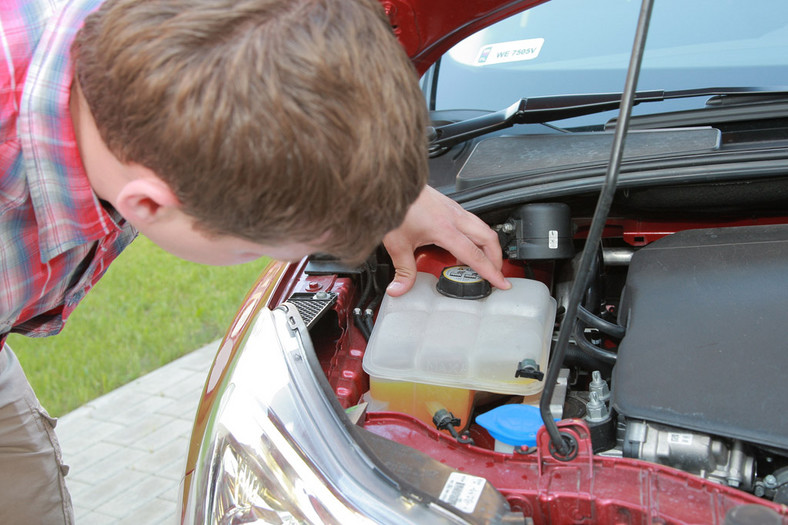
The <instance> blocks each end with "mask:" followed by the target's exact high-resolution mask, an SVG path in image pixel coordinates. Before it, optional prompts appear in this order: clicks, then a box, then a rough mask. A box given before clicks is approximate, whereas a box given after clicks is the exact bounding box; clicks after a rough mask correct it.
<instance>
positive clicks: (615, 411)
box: [293, 203, 788, 515]
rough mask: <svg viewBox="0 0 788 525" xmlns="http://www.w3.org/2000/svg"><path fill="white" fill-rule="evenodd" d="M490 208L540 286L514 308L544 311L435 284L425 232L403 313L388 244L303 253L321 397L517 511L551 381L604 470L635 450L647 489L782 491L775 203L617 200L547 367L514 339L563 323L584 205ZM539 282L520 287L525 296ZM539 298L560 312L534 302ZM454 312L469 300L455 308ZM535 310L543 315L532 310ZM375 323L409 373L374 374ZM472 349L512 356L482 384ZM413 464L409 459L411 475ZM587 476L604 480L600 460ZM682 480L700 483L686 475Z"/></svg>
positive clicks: (781, 240) (787, 481) (535, 458)
mask: <svg viewBox="0 0 788 525" xmlns="http://www.w3.org/2000/svg"><path fill="white" fill-rule="evenodd" d="M493 217H494V219H496V220H492V221H490V222H491V226H492V227H493V228H494V229H495V230H496V231H498V233H499V238H500V240H501V245H502V247H503V249H504V253H505V254H506V259H505V260H504V274H505V275H506V276H507V277H508V278H510V279H512V280H514V281H518V280H523V281H524V282H531V283H534V285H535V286H536V285H538V287H541V288H543V289H544V290H545V291H546V293H547V294H548V297H547V299H549V300H547V299H543V300H541V301H536V300H534V301H530V302H531V303H532V304H529V305H528V306H526V307H525V308H526V309H527V308H531V309H536V310H542V311H541V314H542V316H541V317H539V316H538V315H535V314H534V313H533V312H532V313H531V314H530V315H531V318H530V319H529V318H527V317H528V316H525V317H523V318H520V319H516V318H513V317H512V314H513V313H514V312H516V311H517V309H518V308H523V307H524V306H523V304H522V303H523V300H520V299H517V300H512V301H511V302H509V303H504V304H505V306H502V307H499V308H498V309H497V310H496V308H495V307H492V308H491V309H488V310H484V311H482V310H475V309H474V308H477V306H476V305H478V304H479V303H480V302H490V298H495V297H497V296H501V297H504V296H506V294H507V293H508V292H502V291H500V290H492V293H491V295H489V296H484V295H483V296H481V297H478V296H474V297H475V298H471V299H468V298H458V297H457V296H456V292H457V291H456V290H454V291H453V292H452V293H455V296H451V294H449V298H447V296H446V295H443V294H441V293H439V292H436V291H435V288H436V286H437V284H436V283H437V281H439V280H440V279H441V277H442V276H443V274H444V273H446V271H447V269H449V273H451V271H452V270H451V269H452V268H455V267H457V265H459V262H458V261H456V259H454V258H453V257H452V256H451V255H449V254H448V253H447V252H445V251H443V250H441V249H439V248H436V247H425V248H422V249H420V250H419V252H418V253H417V265H418V270H419V272H421V275H423V277H421V276H420V279H423V280H424V284H423V290H424V291H422V292H418V291H416V292H413V293H414V295H413V296H411V300H412V301H413V302H415V303H418V304H419V305H420V306H419V307H418V308H416V309H415V310H413V311H410V312H404V313H403V312H402V311H401V310H399V314H398V315H400V316H402V315H406V316H410V318H409V320H406V321H402V319H399V324H396V323H395V324H394V325H392V326H388V327H387V324H386V323H388V319H390V318H391V316H392V313H391V312H397V311H398V310H397V306H396V304H395V306H394V307H392V306H391V304H388V303H389V302H390V301H389V298H387V297H385V294H384V288H385V284H386V283H387V282H388V280H389V279H390V278H391V269H390V261H388V260H387V259H386V256H385V254H384V253H379V254H377V256H376V257H373V258H371V259H370V260H369V261H368V262H367V264H365V265H364V266H363V267H361V268H347V267H342V266H341V265H338V264H335V263H332V262H331V261H324V260H314V259H313V260H311V261H310V262H309V263H307V265H306V267H305V269H304V272H303V276H302V277H301V281H299V282H298V284H297V285H296V289H295V290H293V292H295V293H294V296H299V297H301V298H303V297H306V298H309V297H310V296H311V297H317V296H318V295H319V296H320V297H321V298H322V299H323V300H327V301H328V303H327V304H328V307H327V308H325V312H326V314H325V315H322V317H319V319H318V320H317V321H315V322H312V328H311V329H310V334H311V337H312V339H313V343H314V345H315V349H316V353H317V356H318V358H319V360H320V363H321V366H322V368H323V371H324V373H325V374H326V377H327V379H328V382H329V384H330V385H331V388H332V390H333V393H334V395H335V396H336V398H337V400H338V401H339V404H340V405H341V406H342V408H344V409H345V410H346V411H347V413H348V414H351V415H352V418H353V419H354V420H356V421H357V424H358V425H359V426H361V427H363V428H365V429H366V430H369V431H370V432H372V433H373V434H376V435H377V436H382V437H384V438H386V439H388V440H391V441H395V442H398V443H400V444H402V445H407V446H408V447H412V448H414V449H416V450H418V451H420V452H421V453H423V454H426V455H427V456H429V457H430V458H432V459H434V460H436V461H439V462H440V463H443V464H446V465H450V466H452V467H454V468H456V469H459V470H460V471H463V472H469V473H477V474H478V475H482V476H484V477H485V478H487V479H488V480H489V481H490V483H492V484H493V486H495V487H496V488H497V489H498V490H499V491H500V492H501V493H502V494H503V495H504V497H506V499H507V500H508V501H509V504H510V506H511V507H512V508H513V509H514V510H518V509H520V510H523V511H524V512H525V513H526V515H528V514H527V510H525V509H527V508H530V507H529V506H530V505H533V503H532V502H529V494H531V493H530V492H529V491H532V490H535V488H534V487H535V485H538V484H539V482H538V481H537V479H536V478H538V477H539V475H540V473H543V469H542V470H540V465H541V463H540V462H541V461H543V458H542V457H541V452H538V449H539V446H538V443H536V441H537V440H538V439H539V438H538V430H539V427H540V426H541V420H540V419H539V418H538V405H539V402H540V400H541V396H542V395H544V392H549V395H550V396H551V397H550V411H551V413H552V415H553V417H554V419H555V420H556V421H562V423H561V425H562V426H563V427H566V426H575V427H577V428H582V430H581V433H586V435H587V438H588V440H589V442H590V443H591V445H590V447H591V449H592V450H589V451H588V454H589V458H590V457H593V458H595V459H593V461H595V462H600V463H599V464H600V465H607V466H608V468H610V469H617V470H616V472H617V474H616V475H621V473H622V472H623V471H622V470H621V469H622V468H624V466H627V465H629V466H632V465H640V464H642V462H647V464H651V465H654V466H659V469H660V470H659V471H658V473H660V476H663V477H661V478H660V483H661V484H660V487H661V488H660V491H664V490H666V489H665V487H667V486H668V485H669V483H668V481H667V480H668V478H670V477H671V476H674V477H676V479H678V481H677V483H678V485H677V486H676V488H675V497H676V498H681V497H686V496H687V493H686V491H688V490H701V491H702V492H703V495H702V497H703V498H710V497H712V496H709V491H711V493H713V494H716V492H715V491H718V490H728V489H720V488H719V487H723V488H724V487H728V488H730V489H731V490H734V491H735V492H738V493H740V494H741V497H742V498H745V500H746V499H747V498H748V497H749V498H752V501H767V500H768V501H772V502H774V503H777V504H788V426H786V425H788V422H786V421H785V420H784V419H783V418H781V417H780V415H779V414H780V410H779V403H780V400H781V399H783V398H784V395H785V393H786V391H785V390H786V388H788V387H787V386H786V385H787V384H788V383H786V382H785V381H783V380H782V369H783V366H782V365H783V361H784V360H785V359H786V357H785V356H786V355H788V354H786V353H785V351H784V346H785V344H784V342H783V341H782V338H781V335H780V332H779V331H778V330H777V328H778V327H779V326H781V325H782V324H783V323H784V321H785V320H786V314H785V309H784V307H783V306H784V304H785V298H786V297H788V282H787V281H785V279H781V276H782V275H783V274H784V268H785V261H786V260H788V257H786V256H787V255H788V219H786V218H784V217H779V216H777V217H774V216H772V217H760V218H741V217H739V218H736V219H729V220H725V221H722V220H717V221H715V220H713V219H711V220H710V219H706V218H692V219H684V220H672V221H664V220H653V219H647V218H631V217H624V216H615V215H614V216H612V218H610V219H609V220H608V222H607V224H606V228H605V234H604V237H603V241H602V243H601V245H600V246H599V247H598V255H597V258H596V262H595V264H594V266H593V271H592V272H591V274H590V275H588V276H587V291H586V294H585V297H584V300H583V304H582V305H581V306H582V308H581V309H580V312H579V315H578V319H576V320H572V321H573V322H575V323H576V326H575V329H574V332H573V335H574V337H573V339H572V341H571V345H570V347H569V349H568V351H567V353H566V356H565V359H564V361H563V363H561V364H560V365H556V364H555V363H553V362H550V363H549V364H548V363H547V361H546V360H544V359H542V358H541V354H540V353H539V352H538V351H537V350H531V351H530V352H531V353H529V350H524V347H523V346H522V345H519V346H518V338H522V339H523V340H526V341H532V342H533V341H538V340H539V335H538V334H539V332H540V329H542V328H545V325H547V326H546V330H545V331H544V334H545V336H544V337H545V339H546V341H545V344H546V345H547V347H548V348H547V349H546V352H545V353H546V354H547V353H549V346H550V345H551V344H554V343H555V339H556V333H557V331H558V328H559V327H560V325H561V324H562V323H565V322H567V320H566V319H564V317H563V314H564V312H565V304H566V301H567V300H568V298H567V295H568V288H569V286H570V284H571V280H572V279H573V275H574V272H573V268H574V265H576V261H577V257H578V255H577V254H578V252H579V249H580V248H581V247H582V245H583V243H584V233H585V231H586V228H587V226H588V222H589V221H588V219H587V218H585V217H584V216H577V215H575V214H573V213H572V211H571V209H570V207H569V206H567V205H565V204H558V203H535V204H526V205H522V206H519V207H517V208H515V209H512V210H509V212H508V213H506V214H501V213H497V214H494V215H493ZM541 232H546V233H541ZM453 271H454V272H455V274H456V270H453ZM471 280H473V279H471ZM534 290H536V288H534V289H529V292H528V293H526V294H525V295H524V296H523V297H526V298H533V295H534V293H535V292H534ZM419 293H428V294H433V295H435V297H440V299H436V301H447V302H449V303H450V304H451V305H453V306H451V308H450V309H449V310H450V313H448V314H445V315H444V317H443V318H441V315H440V313H439V311H440V310H441V308H443V307H442V306H436V305H437V304H438V303H433V302H430V301H431V300H432V299H430V301H426V302H425V300H424V299H423V298H422V299H416V296H417V295H418V294H419ZM474 293H475V292H474ZM310 294H311V295H310ZM407 295H408V294H406V296H404V297H407ZM529 300H530V299H529ZM529 300H525V302H529ZM403 304H404V303H403ZM490 304H493V303H492V302H490ZM381 305H382V306H381ZM549 305H552V308H555V310H553V311H552V312H547V313H546V314H545V312H544V311H543V310H544V309H548V310H549V308H550V306H549ZM781 307H782V308H781ZM299 309H300V308H299ZM457 311H460V312H462V311H466V312H469V313H468V314H467V316H465V317H463V318H461V319H459V320H458V319H457V316H458V314H457ZM436 312H438V313H436ZM381 314H382V316H381ZM387 316H388V317H387ZM534 316H535V317H534ZM474 318H477V319H482V320H484V321H482V324H484V323H487V324H486V325H485V327H484V328H483V329H480V328H478V327H475V328H473V329H472V330H471V331H470V332H467V333H470V334H472V336H468V335H466V332H465V330H466V328H465V325H469V324H472V321H470V320H471V319H474ZM535 318H539V322H537V323H536V324H535V325H534V326H529V323H533V322H535V321H534V319H535ZM381 321H384V322H381ZM496 323H497V324H496ZM540 323H541V324H540ZM376 331H377V332H376ZM377 334H381V336H380V337H382V338H383V340H385V341H386V345H385V346H386V350H385V352H387V356H388V357H389V358H390V360H391V363H394V364H395V365H396V363H398V362H403V361H404V362H406V365H405V368H407V370H408V371H407V373H402V374H403V375H401V376H396V374H398V373H401V372H395V375H394V376H391V375H387V372H385V371H381V370H382V369H375V370H373V373H372V377H370V373H369V367H368V366H367V364H366V363H365V354H366V352H368V351H369V349H370V346H368V341H370V342H371V343H372V344H374V345H377V344H378V343H379V341H378V342H376V339H379V337H378V336H377ZM398 334H399V335H398ZM485 334H486V335H485ZM465 339H472V341H470V342H469V343H468V344H467V345H465V346H469V347H474V349H473V350H472V351H473V352H477V353H478V354H479V355H480V356H482V357H481V362H480V363H476V364H471V365H467V363H466V362H465V361H463V360H462V359H457V352H459V353H461V354H464V353H466V352H470V351H471V350H463V349H462V348H463V345H464V343H463V341H464V340H465ZM424 341H430V342H429V345H431V346H433V347H435V348H433V349H432V351H433V353H432V354H431V355H430V357H429V358H425V359H421V360H420V358H418V357H413V356H412V355H410V354H409V352H410V348H411V347H414V346H418V345H419V344H420V343H423V342H424ZM441 342H444V343H445V344H443V345H441ZM537 346H538V345H537ZM510 351H511V352H510ZM507 352H509V353H507ZM485 355H486V356H487V361H490V362H492V361H495V358H496V357H498V356H500V355H506V356H507V357H506V364H505V365H500V364H499V365H495V366H494V367H493V368H495V367H496V366H497V367H498V368H500V367H501V366H503V367H504V368H505V369H506V370H505V374H504V375H505V376H506V377H507V378H504V379H499V380H498V381H499V383H494V382H493V383H492V384H493V386H490V384H491V383H489V382H487V383H485V382H484V379H489V378H490V377H491V376H492V375H495V374H496V373H497V372H495V371H491V370H493V368H489V367H487V368H485V366H484V362H485V357H484V356H485ZM519 355H522V357H523V358H522V359H520V360H519V361H518V360H517V359H515V356H519ZM391 363H388V364H391ZM378 364H379V363H378ZM549 366H560V368H561V371H560V373H559V376H558V377H559V379H558V382H557V384H556V385H554V386H553V387H551V388H549V389H548V388H545V385H544V384H543V378H544V372H545V371H546V368H547V367H549ZM474 367H475V368H476V369H478V371H477V373H476V376H478V377H476V378H475V379H471V380H470V382H469V383H467V384H466V383H463V382H462V380H458V379H457V377H459V376H462V375H463V374H466V372H468V370H469V369H471V375H474V374H473V373H472V369H474ZM373 368H374V367H373ZM395 368H396V366H395ZM416 369H417V370H416ZM414 370H416V371H415V372H414ZM441 376H443V377H444V379H440V377H441ZM447 376H448V377H450V378H451V379H450V380H449V381H448V382H447V381H446V380H445V377H447ZM394 378H396V379H394ZM504 383H506V385H512V384H514V385H520V386H515V387H512V388H509V387H507V386H505V385H504V386H501V385H503V384H504ZM524 384H530V385H532V387H531V388H530V389H529V388H522V385H524ZM485 385H486V386H485ZM533 385H538V388H534V387H533ZM518 388H522V389H521V390H519V391H518ZM458 407H459V408H458ZM496 412H506V414H505V415H502V416H501V417H499V418H498V419H497V421H496V422H494V423H490V421H489V419H490V416H489V414H494V413H496ZM523 436H527V439H526V438H524V437H523ZM518 439H519V440H520V441H516V440H518ZM506 441H510V443H506ZM581 449H582V447H581ZM537 452H538V453H537ZM580 453H581V455H582V450H581V451H580ZM630 460H635V462H634V463H631V462H629V461H630ZM589 461H590V459H589ZM613 465H615V467H613ZM398 468H401V467H398ZM632 468H633V469H634V468H636V467H634V466H632ZM637 468H640V469H642V468H644V467H637ZM654 468H656V467H651V469H652V470H651V471H652V472H653V469H654ZM512 469H514V470H512ZM417 470H418V469H413V468H411V469H410V470H409V471H408V473H407V474H408V475H409V476H411V477H418V476H419V474H418V473H417ZM638 472H640V473H639V474H634V473H633V474H632V475H633V476H640V479H641V480H642V478H643V475H644V474H643V472H644V471H643V470H640V471H638ZM594 475H595V476H596V483H597V486H601V485H602V484H603V482H602V481H601V480H602V479H604V476H602V475H601V474H600V473H599V472H596V473H595V474H594ZM529 476H530V477H531V478H529ZM534 476H535V477H534ZM529 479H530V481H529ZM671 479H672V478H671ZM692 479H700V480H702V481H703V480H705V481H703V483H701V484H700V485H697V483H696V482H693V481H692ZM620 481H621V480H620V479H619V480H617V481H616V483H620ZM688 487H692V489H689V488H688ZM662 497H663V498H667V496H665V495H664V494H663V496H662ZM714 497H719V495H717V496H714ZM712 499H713V498H712ZM710 501H711V500H710ZM747 501H749V500H747Z"/></svg>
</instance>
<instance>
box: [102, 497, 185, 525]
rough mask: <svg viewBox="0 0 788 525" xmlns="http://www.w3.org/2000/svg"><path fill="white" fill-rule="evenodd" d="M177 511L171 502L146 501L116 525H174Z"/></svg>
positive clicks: (158, 499)
mask: <svg viewBox="0 0 788 525" xmlns="http://www.w3.org/2000/svg"><path fill="white" fill-rule="evenodd" d="M176 516H177V509H176V505H175V504H174V503H172V502H171V501H166V500H163V499H161V498H155V499H153V500H149V501H147V502H146V503H145V504H144V505H143V506H141V507H139V508H137V509H135V510H134V512H132V513H130V514H128V515H127V516H126V517H124V518H123V519H121V520H120V521H118V522H117V525H141V524H143V523H144V524H150V525H157V524H159V523H161V524H164V523H166V524H167V525H174V524H175V523H176V520H175V518H176Z"/></svg>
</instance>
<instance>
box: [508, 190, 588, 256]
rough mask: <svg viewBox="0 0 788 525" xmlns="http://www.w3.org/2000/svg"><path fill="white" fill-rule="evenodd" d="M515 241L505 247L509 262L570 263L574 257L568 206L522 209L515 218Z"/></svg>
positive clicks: (541, 205)
mask: <svg viewBox="0 0 788 525" xmlns="http://www.w3.org/2000/svg"><path fill="white" fill-rule="evenodd" d="M511 220H512V222H513V224H514V228H515V238H514V240H512V242H511V243H510V244H509V245H508V246H507V247H506V251H507V255H508V256H509V258H510V259H518V260H525V261H544V260H555V259H570V258H572V256H573V255H574V254H575V247H574V244H573V242H572V233H573V232H572V220H571V214H570V210H569V206H568V205H566V204H564V203H561V202H544V203H533V204H525V205H523V206H520V208H518V209H517V211H515V212H514V214H513V215H512V219H511Z"/></svg>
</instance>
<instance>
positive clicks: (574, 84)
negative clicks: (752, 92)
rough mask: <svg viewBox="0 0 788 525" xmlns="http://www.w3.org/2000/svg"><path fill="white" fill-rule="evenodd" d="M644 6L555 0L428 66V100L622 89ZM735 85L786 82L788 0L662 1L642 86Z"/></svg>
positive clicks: (647, 109)
mask: <svg viewBox="0 0 788 525" xmlns="http://www.w3.org/2000/svg"><path fill="white" fill-rule="evenodd" d="M639 10H640V2H639V1H636V0H595V1H590V0H551V1H549V2H547V3H546V4H542V5H539V6H537V7H535V8H533V9H530V10H528V11H526V12H524V13H520V14H517V15H514V16H512V17H510V18H508V19H505V20H502V21H501V22H498V23H497V24H495V25H493V26H490V27H488V28H486V29H483V30H481V31H479V32H478V33H476V34H474V35H472V36H470V37H468V38H466V39H465V40H463V41H462V42H460V43H459V44H457V45H456V46H454V47H453V48H452V49H451V50H449V52H448V53H446V54H445V55H444V56H443V57H442V58H441V60H440V61H439V63H438V64H436V65H435V66H433V68H432V69H431V70H430V71H428V72H427V73H426V74H425V76H424V77H423V82H422V85H423V88H424V92H425V96H426V97H427V100H428V104H429V106H430V109H434V110H444V109H481V110H497V109H501V108H504V107H507V106H509V105H511V104H512V103H513V102H515V101H517V100H518V99H520V98H524V97H533V96H544V95H556V94H574V93H604V92H617V91H621V90H622V89H623V87H624V78H625V75H626V69H627V66H628V62H629V54H630V52H631V49H632V41H633V38H634V33H635V27H636V23H637V18H638V14H639ZM734 86H735V87H744V86H752V87H772V86H788V2H786V1H785V0H758V1H757V2H748V3H743V2H741V1H739V0H692V1H686V0H660V1H658V2H655V5H654V9H653V14H652V19H651V25H650V28H649V33H648V40H647V44H646V50H645V55H644V59H643V65H642V70H641V74H640V81H639V83H638V90H658V89H664V90H677V89H689V88H701V87H704V88H705V87H734ZM706 98H708V97H703V98H698V99H695V100H676V101H666V102H664V103H660V104H658V105H656V106H658V107H655V105H647V104H641V105H640V106H637V107H636V108H635V111H634V112H633V113H634V114H643V113H653V112H662V111H672V110H678V109H687V108H690V107H699V106H701V105H703V103H704V102H705V100H706ZM614 114H615V113H614V112H606V113H602V114H599V115H592V116H587V117H581V118H576V119H571V122H570V121H564V122H562V125H565V126H566V125H571V126H578V125H590V124H594V123H600V122H604V121H605V120H607V119H609V118H610V117H611V116H614Z"/></svg>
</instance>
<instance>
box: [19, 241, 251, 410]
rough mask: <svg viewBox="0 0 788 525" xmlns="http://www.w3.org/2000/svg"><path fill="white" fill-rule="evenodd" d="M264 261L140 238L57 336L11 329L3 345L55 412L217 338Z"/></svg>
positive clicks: (129, 379)
mask: <svg viewBox="0 0 788 525" xmlns="http://www.w3.org/2000/svg"><path fill="white" fill-rule="evenodd" d="M264 265H265V261H264V260H259V261H255V262H252V263H247V264H243V265H240V266H233V267H209V266H201V265H198V264H194V263H189V262H186V261H182V260H180V259H177V258H175V257H173V256H171V255H169V254H167V253H166V252H164V251H162V250H161V249H159V248H158V247H156V246H155V245H154V244H153V243H151V242H150V241H149V240H148V239H146V238H144V237H140V238H138V239H137V240H136V241H134V242H133V243H132V245H131V246H130V247H128V248H127V249H126V250H125V251H124V252H123V253H122V254H121V256H120V257H119V258H118V259H117V260H116V261H115V262H114V263H113V264H112V266H111V267H110V268H109V270H108V271H107V273H106V275H105V276H104V277H103V278H102V279H101V280H100V281H99V283H98V284H97V285H96V286H95V287H94V289H93V290H92V291H91V292H90V293H89V294H88V295H87V297H86V298H85V299H84V300H83V301H82V303H81V304H80V305H79V306H78V307H77V309H76V310H75V311H74V313H73V314H72V315H71V317H70V318H69V320H68V322H67V323H66V326H65V328H64V329H63V331H62V332H61V333H60V334H59V335H57V336H54V337H47V338H28V337H23V336H19V335H15V334H13V335H11V336H10V337H9V338H8V343H9V345H10V346H11V348H13V350H14V352H15V353H16V354H17V355H18V356H19V360H20V362H21V363H22V366H23V368H24V369H25V372H26V374H27V377H28V379H29V380H30V383H31V384H32V385H33V388H34V389H35V391H36V394H37V395H38V397H39V399H40V400H41V402H42V404H43V405H44V406H45V407H46V408H47V409H48V410H49V411H50V413H51V414H52V415H54V416H60V415H63V414H65V413H67V412H69V411H71V410H73V409H74V408H76V407H78V406H80V405H82V404H84V403H85V402H87V401H89V400H91V399H94V398H96V397H99V396H101V395H102V394H105V393H107V392H109V391H111V390H113V389H115V388H117V387H119V386H121V385H123V384H125V383H128V382H129V381H131V380H133V379H135V378H137V377H139V376H141V375H143V374H145V373H147V372H150V371H151V370H155V369H156V368H158V367H160V366H162V365H163V364H165V363H168V362H170V361H172V360H174V359H176V358H178V357H180V356H182V355H184V354H186V353H188V352H190V351H191V350H194V349H196V348H199V347H200V346H202V345H204V344H206V343H209V342H211V341H213V340H215V339H218V338H220V337H221V336H222V335H224V331H225V330H226V328H227V326H228V325H229V322H230V321H231V320H232V318H233V316H234V315H235V312H236V310H237V308H238V306H239V305H240V303H241V300H242V299H243V298H244V296H245V295H246V292H247V291H248V290H249V288H250V287H251V286H252V284H253V283H254V281H255V279H256V278H257V277H258V276H259V275H260V272H261V271H262V268H263V266H264Z"/></svg>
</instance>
